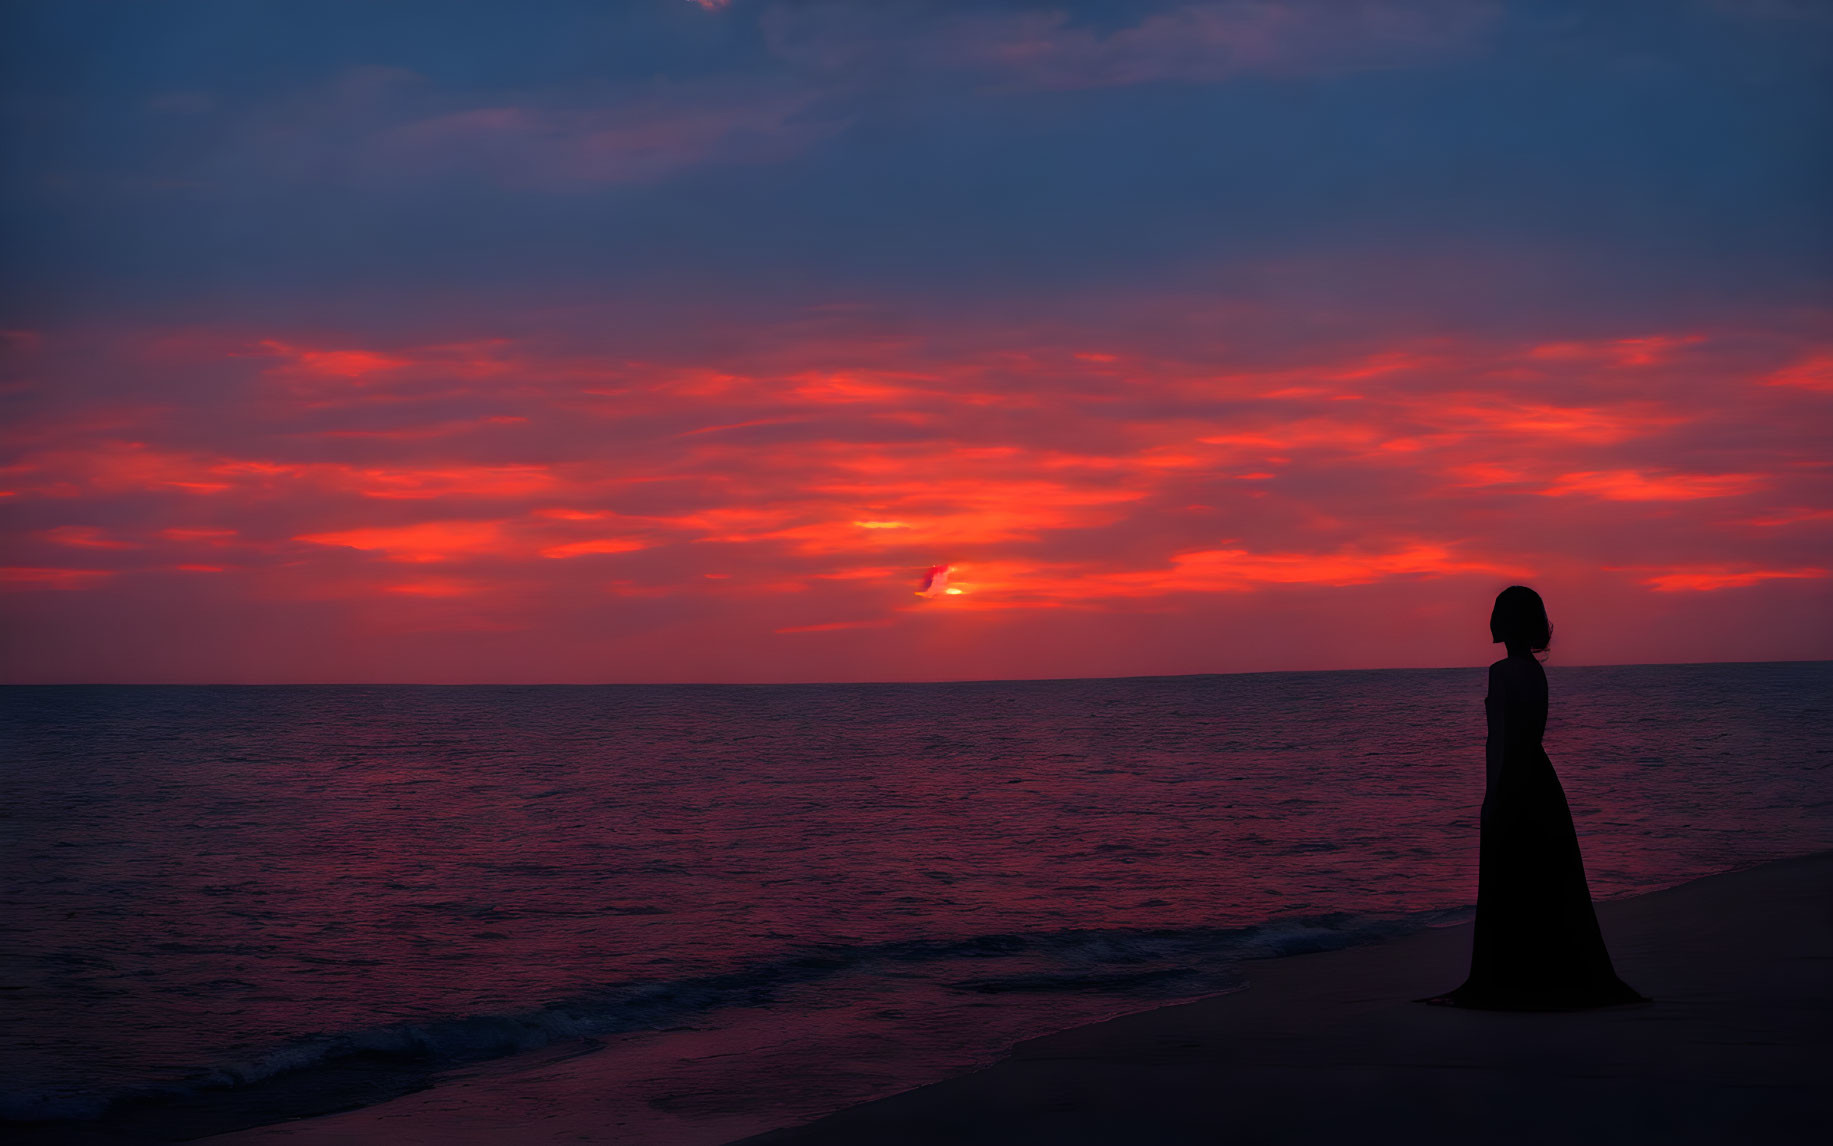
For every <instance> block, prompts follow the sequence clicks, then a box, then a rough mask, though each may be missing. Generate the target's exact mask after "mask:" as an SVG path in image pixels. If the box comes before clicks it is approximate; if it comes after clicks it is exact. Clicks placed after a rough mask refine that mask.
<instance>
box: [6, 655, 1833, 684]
mask: <svg viewBox="0 0 1833 1146" xmlns="http://www.w3.org/2000/svg"><path fill="white" fill-rule="evenodd" d="M1813 664H1833V657H1809V658H1790V659H1784V660H1760V661H1746V660H1725V661H1632V662H1597V663H1581V664H1564V665H1555V666H1554V667H1555V668H1689V667H1696V666H1701V665H1813ZM1478 667H1483V666H1478V665H1412V666H1386V667H1377V668H1325V669H1249V670H1245V671H1241V672H1186V673H1129V674H1126V675H1122V676H1039V677H948V678H941V679H934V680H777V681H744V680H650V681H608V680H598V681H592V680H541V681H488V680H479V681H418V680H369V681H365V680H344V681H337V680H311V681H111V680H91V681H80V680H77V681H0V688H815V687H829V686H845V685H851V686H875V685H927V684H1044V683H1050V682H1063V681H1102V680H1178V679H1183V678H1186V677H1199V676H1294V675H1298V674H1308V673H1346V672H1454V671H1460V670H1465V669H1474V668H1478Z"/></svg>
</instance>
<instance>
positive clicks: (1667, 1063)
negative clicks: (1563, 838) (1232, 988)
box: [746, 853, 1833, 1146]
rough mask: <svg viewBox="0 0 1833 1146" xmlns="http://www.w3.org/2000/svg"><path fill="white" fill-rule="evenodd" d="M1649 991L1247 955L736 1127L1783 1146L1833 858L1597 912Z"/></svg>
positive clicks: (1145, 1139)
mask: <svg viewBox="0 0 1833 1146" xmlns="http://www.w3.org/2000/svg"><path fill="white" fill-rule="evenodd" d="M1598 914H1599V917H1600V919H1601V921H1602V924H1603V927H1604V932H1605V936H1606V938H1607V939H1608V940H1609V942H1610V948H1611V953H1612V955H1613V957H1614V959H1615V962H1616V965H1617V970H1618V971H1619V973H1620V974H1622V976H1623V977H1624V979H1625V980H1627V981H1628V982H1629V983H1630V984H1631V985H1632V986H1635V987H1636V988H1638V989H1639V990H1641V991H1642V992H1643V993H1644V994H1647V995H1652V996H1653V997H1654V998H1655V1000H1656V1001H1655V1002H1654V1003H1653V1004H1650V1005H1645V1006H1633V1007H1620V1008H1613V1009H1608V1010H1603V1011H1591V1012H1579V1013H1572V1012H1568V1013H1559V1014H1507V1013H1495V1012H1476V1011H1458V1010H1450V1009H1446V1008H1441V1007H1427V1006H1422V1005H1420V1004H1417V1003H1414V1002H1412V1001H1411V1000H1413V999H1415V998H1418V997H1420V996H1424V995H1428V994H1432V993H1435V992H1438V991H1443V990H1445V989H1447V988H1450V987H1453V986H1456V985H1457V984H1458V983H1459V982H1460V981H1461V980H1462V978H1463V972H1464V969H1465V965H1466V961H1467V959H1468V957H1469V948H1470V929H1469V927H1468V926H1464V927H1457V928H1451V929H1445V930H1439V931H1430V932H1425V933H1422V934H1417V935H1413V936H1409V937H1407V938H1404V939H1399V940H1395V941H1393V942H1390V943H1384V944H1381V945H1379V946H1376V947H1362V948H1352V949H1349V950H1344V951H1334V952H1329V953H1326V954H1319V955H1305V956H1297V957H1293V958H1286V959H1278V960H1270V961H1267V962H1264V963H1256V964H1252V965H1250V968H1249V975H1250V979H1251V983H1252V985H1251V987H1250V988H1249V990H1247V991H1245V992H1243V993H1241V994H1237V995H1226V996H1220V997H1217V998H1212V999H1205V1000H1202V1001H1199V1002H1195V1003H1189V1004H1184V1005H1181V1006H1173V1007H1166V1008H1163V1009H1161V1010H1157V1011H1149V1012H1145V1013H1142V1014H1135V1015H1129V1016H1126V1017H1124V1018H1120V1019H1114V1020H1111V1021H1109V1022H1105V1023H1097V1024H1095V1025H1093V1026H1087V1027H1081V1028H1078V1029H1075V1030H1069V1031H1063V1032H1061V1033H1059V1034H1055V1035H1050V1036H1047V1037H1045V1038H1040V1039H1034V1040H1032V1041H1030V1042H1026V1043H1023V1044H1021V1045H1020V1046H1019V1047H1017V1048H1016V1049H1015V1050H1014V1051H1013V1053H1012V1054H1011V1056H1010V1057H1009V1058H1007V1059H1006V1060H1004V1061H1002V1062H1000V1063H998V1064H996V1065H994V1066H992V1067H989V1068H987V1069H985V1070H982V1071H978V1072H976V1073H974V1074H970V1075H966V1076H963V1077H961V1078H956V1079H952V1080H950V1081H947V1082H943V1083H938V1084H936V1085H934V1086H926V1087H922V1088H920V1089H917V1090H913V1091H909V1092H906V1093H904V1094H900V1095H897V1096H895V1097H892V1098H887V1099H883V1100H881V1101H878V1102H873V1103H868V1104H866V1105H863V1106H858V1107H854V1108H852V1109H849V1110H844V1111H841V1112H840V1113H838V1114H834V1115H831V1116H829V1117H827V1118H823V1119H821V1120H820V1121H817V1122H815V1123H813V1124H812V1125H809V1126H805V1127H801V1128H799V1129H793V1130H781V1131H776V1132H772V1133H768V1134H764V1135H762V1136H759V1137H756V1138H751V1139H747V1140H746V1142H747V1146H818V1144H819V1146H825V1144H829V1143H833V1144H839V1143H848V1144H853V1143H873V1144H877V1146H887V1144H893V1143H1014V1142H1027V1143H1028V1142H1037V1143H1103V1144H1107V1143H1117V1144H1118V1143H1174V1142H1175V1143H1184V1142H1189V1143H1198V1142H1201V1143H1218V1142H1230V1143H1280V1142H1294V1143H1298V1142H1304V1143H1313V1142H1316V1143H1343V1142H1367V1141H1377V1142H1390V1141H1392V1142H1409V1143H1418V1142H1459V1143H1498V1142H1504V1143H1512V1142H1521V1143H1572V1142H1600V1143H1602V1142H1608V1143H1613V1144H1620V1143H1624V1142H1660V1143H1689V1142H1699V1143H1786V1142H1803V1143H1806V1142H1815V1143H1819V1142H1825V1141H1828V1140H1829V1138H1828V1137H1827V1135H1828V1134H1829V1126H1830V1125H1833V1099H1829V1097H1828V1093H1829V1092H1828V1091H1827V1089H1826V1086H1827V1079H1829V1078H1833V1053H1829V1039H1830V1037H1833V853H1821V854H1819V855H1815V856H1810V857H1807V858H1803V859H1795V860H1783V861H1780V862H1776V863H1770V864H1765V865H1763V866H1762V867H1758V868H1753V869H1751V870H1748V871H1742V872H1733V873H1730V874H1726V875H1719V876H1712V877H1709V878H1706V879H1702V880H1697V881H1695V882H1693V883H1689V884H1684V885H1682V886H1680V887H1675V888H1670V889H1668V890H1666V891H1661V892H1655V893H1653V894H1650V895H1645V896H1641V897H1639V898H1636V899H1629V900H1623V901H1621V902H1617V903H1607V904H1600V905H1599V912H1598Z"/></svg>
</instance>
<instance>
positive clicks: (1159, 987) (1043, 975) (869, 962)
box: [0, 908, 1471, 1122]
mask: <svg viewBox="0 0 1833 1146" xmlns="http://www.w3.org/2000/svg"><path fill="white" fill-rule="evenodd" d="M1470 914H1471V912H1470V909H1468V908H1464V909H1453V910H1443V911H1428V912H1417V913H1413V914H1409V915H1400V916H1364V915H1353V914H1348V913H1333V914H1327V915H1315V916H1299V917H1290V918H1284V919H1276V920H1272V921H1269V922H1266V923H1262V924H1256V925H1252V926H1246V927H1185V928H1150V929H1125V928H1112V929H1066V930H1061V931H1049V932H995V933H989V934H984V935H975V936H967V937H961V938H952V939H933V940H932V939H910V940H899V941H893V942H886V943H876V944H853V945H848V944H808V945H802V946H799V947H795V948H792V949H791V950H789V951H787V952H785V953H783V954H782V955H779V956H777V957H775V958H772V959H769V960H765V961H762V962H758V963H754V964H751V965H748V966H745V967H740V968H737V969H734V970H731V971H725V972H719V973H714V974H705V975H695V976H689V977H684V978H681V979H674V980H660V981H648V982H636V983H620V984H611V985H606V986H602V987H596V988H592V989H589V990H585V991H581V992H578V993H576V994H573V995H570V996H568V997H566V998H563V999H558V1000H554V1001H551V1002H547V1003H543V1004H541V1005H539V1006H535V1007H531V1008H528V1009H525V1010H520V1011H508V1012H499V1013H490V1014H477V1015H465V1016H456V1017H450V1018H435V1019H425V1020H420V1021H413V1022H401V1023H391V1024H388V1025H385V1026H379V1027H373V1028H369V1029H366V1030H357V1031H350V1032H344V1033H339V1034H329V1035H311V1036H305V1037H301V1038H298V1039H293V1040H290V1041H288V1042H286V1043H283V1044H280V1045H278V1046H273V1047H268V1048H264V1049H259V1050H254V1051H250V1052H245V1053H242V1054H239V1055H237V1056H236V1057H234V1058H231V1059H228V1060H225V1061H223V1062H220V1063H216V1064H213V1065H211V1066H209V1067H207V1068H204V1069H201V1070H198V1071H195V1072H192V1073H190V1074H188V1075H185V1076H183V1077H181V1078H173V1079H168V1080H162V1081H159V1082H153V1083H148V1084H145V1085H141V1086H135V1087H125V1088H121V1089H119V1090H116V1091H114V1092H111V1093H96V1092H93V1091H80V1090H78V1089H76V1088H74V1087H70V1088H65V1087H43V1088H38V1089H32V1090H19V1091H11V1092H5V1093H0V1120H5V1121H9V1122H65V1121H78V1120H93V1119H98V1118H102V1117H105V1116H107V1115H108V1114H109V1113H110V1112H113V1111H117V1110H119V1109H120V1108H121V1107H124V1106H132V1105H135V1104H139V1103H145V1102H159V1101H170V1100H173V1099H185V1098H191V1097H195V1096H199V1095H203V1094H206V1093H207V1092H209V1091H213V1090H229V1089H236V1088H242V1087H248V1086H252V1085H256V1084H260V1083H265V1082H269V1081H271V1080H275V1079H279V1078H281V1077H283V1076H287V1075H293V1074H297V1073H300V1072H306V1071H311V1070H314V1069H319V1068H325V1067H332V1066H336V1065H338V1064H340V1063H345V1062H348V1061H350V1060H355V1059H362V1060H363V1061H365V1062H366V1063H378V1062H379V1063H382V1064H384V1065H388V1066H394V1067H397V1068H399V1069H400V1071H401V1072H402V1073H403V1074H411V1075H416V1076H430V1075H432V1074H435V1073H437V1072H440V1071H443V1070H447V1069H450V1068H452V1067H457V1066H463V1065H466V1064H470V1063H475V1062H480V1061H483V1060H487V1059H494V1058H501V1057H504V1056H507V1055H514V1054H522V1053H526V1052H529V1051H534V1050H539V1049H541V1048H543V1047H546V1046H550V1045H552V1044H554V1043H559V1042H566V1041H572V1040H581V1039H586V1040H590V1039H594V1038H597V1037H601V1036H606V1035H614V1034H618V1033H622V1032H627V1031H638V1030H654V1029H659V1028H663V1027H667V1026H670V1025H674V1024H678V1023H679V1022H681V1021H682V1020H684V1019H687V1018H691V1017H693V1016H697V1015H705V1014H709V1013H711V1012H715V1011H718V1010H721V1009H724V1008H727V1007H739V1006H744V1007H754V1006H766V1005H769V1004H770V1003H771V1002H773V1001H775V999H776V997H777V994H778V993H779V992H781V991H783V990H785V989H787V988H791V987H796V986H801V985H805V984H809V983H813V982H816V981H818V980H822V979H828V978H832V977H835V976H839V975H843V974H856V973H865V974H870V973H871V972H872V971H873V970H874V969H879V968H910V967H920V966H934V967H938V968H940V969H942V971H943V972H944V973H943V974H941V975H938V976H937V981H938V982H940V983H941V984H942V985H943V986H945V987H947V988H949V989H952V990H958V991H964V992H973V993H978V994H1008V993H1032V994H1042V993H1051V992H1058V993H1077V994H1081V993H1103V994H1113V995H1131V996H1136V997H1140V998H1143V999H1159V1000H1163V999H1167V998H1192V997H1196V996H1199V995H1205V994H1217V993H1220V992H1223V991H1227V990H1235V989H1239V988H1240V987H1242V986H1243V985H1245V981H1244V980H1243V978H1242V976H1241V974H1240V971H1239V969H1238V965H1239V963H1240V962H1242V961H1243V960H1250V959H1263V958H1273V957H1279V956H1284V955H1297V954H1305V953H1309V952H1316V951H1327V950H1334V949H1337V948H1341V947H1349V946H1355V945H1358V944H1364V943H1370V942H1375V941H1378V940H1381V939H1387V938H1392V937H1396V936H1399V935H1404V934H1408V933H1411V932H1414V931H1418V930H1421V929H1423V928H1426V927H1431V926H1441V925H1445V924H1449V923H1455V922H1461V921H1463V920H1464V919H1467V918H1469V917H1470ZM985 960H1002V961H1003V960H1020V961H1023V962H1026V963H1027V964H1028V965H1027V966H1026V967H1025V968H1024V969H1023V970H1017V969H1015V973H1013V974H1007V975H994V976H968V977H962V978H953V977H951V975H959V974H960V973H961V972H962V971H965V970H966V969H967V968H963V967H957V966H955V965H956V964H961V963H968V964H970V965H973V964H977V963H979V962H980V961H985Z"/></svg>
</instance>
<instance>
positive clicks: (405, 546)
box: [293, 521, 504, 561]
mask: <svg viewBox="0 0 1833 1146" xmlns="http://www.w3.org/2000/svg"><path fill="white" fill-rule="evenodd" d="M293 540H295V541H309V542H311V543H312V544H314V545H331V546H340V547H342V548H346V549H361V550H364V551H367V552H375V553H382V554H384V555H386V556H387V558H388V559H389V560H390V561H445V560H448V559H450V558H453V557H469V556H475V555H478V554H485V553H500V552H502V551H503V549H504V538H503V529H502V523H501V522H497V521H427V522H421V523H419V524H417V525H403V526H395V527H392V528H388V527H384V528H371V529H346V530H341V531H338V532H333V533H308V534H302V535H300V536H298V537H295V538H294V539H293Z"/></svg>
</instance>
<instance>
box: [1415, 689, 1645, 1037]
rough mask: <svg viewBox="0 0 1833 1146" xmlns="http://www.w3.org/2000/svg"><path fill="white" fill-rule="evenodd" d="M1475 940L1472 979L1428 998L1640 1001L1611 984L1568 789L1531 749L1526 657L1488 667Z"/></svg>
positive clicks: (1501, 1002)
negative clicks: (1567, 794) (1484, 773)
mask: <svg viewBox="0 0 1833 1146" xmlns="http://www.w3.org/2000/svg"><path fill="white" fill-rule="evenodd" d="M1484 707H1485V708H1486V709H1487V711H1488V715H1489V738H1488V740H1487V741H1486V742H1485V745H1484V755H1485V758H1486V762H1487V772H1488V780H1487V785H1486V790H1485V792H1484V796H1483V813H1482V842H1481V848H1480V855H1481V859H1480V870H1479V873H1478V876H1477V921H1476V937H1475V941H1474V943H1473V946H1472V950H1471V956H1470V977H1469V978H1468V979H1466V980H1465V981H1464V985H1463V986H1461V987H1459V988H1458V989H1457V990H1455V991H1453V992H1451V993H1450V994H1449V995H1445V996H1439V997H1438V998H1437V999H1433V1000H1430V1001H1432V1002H1441V1003H1448V1004H1450V1005H1453V1006H1459V1007H1480V1008H1484V1009H1491V1010H1533V1011H1542V1010H1568V1009H1577V1008H1582V1007H1603V1006H1610V1005H1611V1004H1614V1003H1635V1002H1643V1001H1645V1000H1643V998H1642V996H1641V995H1639V994H1637V993H1636V992H1635V991H1634V990H1632V989H1631V988H1630V987H1629V986H1628V985H1627V984H1625V983H1624V982H1623V981H1622V980H1621V979H1619V978H1617V974H1616V971H1615V969H1614V968H1612V967H1611V965H1610V953H1609V952H1608V951H1606V950H1605V949H1604V937H1603V935H1602V934H1601V933H1600V932H1599V931H1598V921H1597V914H1596V913H1595V912H1594V911H1593V910H1592V908H1591V890H1590V888H1589V887H1588V886H1587V884H1586V882H1585V864H1584V861H1583V860H1582V859H1581V858H1580V856H1579V851H1578V835H1577V833H1576V832H1574V831H1573V829H1572V811H1571V809H1570V808H1569V807H1567V805H1566V793H1565V790H1564V789H1562V788H1561V787H1560V785H1559V777H1558V776H1556V775H1555V774H1554V772H1553V764H1552V761H1550V760H1548V759H1547V754H1546V750H1545V749H1543V748H1542V747H1541V746H1540V738H1541V736H1542V734H1543V733H1544V732H1545V731H1546V726H1547V676H1546V672H1545V670H1543V669H1542V668H1541V667H1540V662H1539V661H1537V660H1535V659H1534V658H1533V657H1532V656H1531V655H1526V654H1522V655H1511V656H1509V657H1506V658H1504V659H1503V660H1499V661H1497V662H1496V663H1495V664H1493V665H1491V666H1489V695H1488V696H1487V697H1486V698H1485V699H1484Z"/></svg>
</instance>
